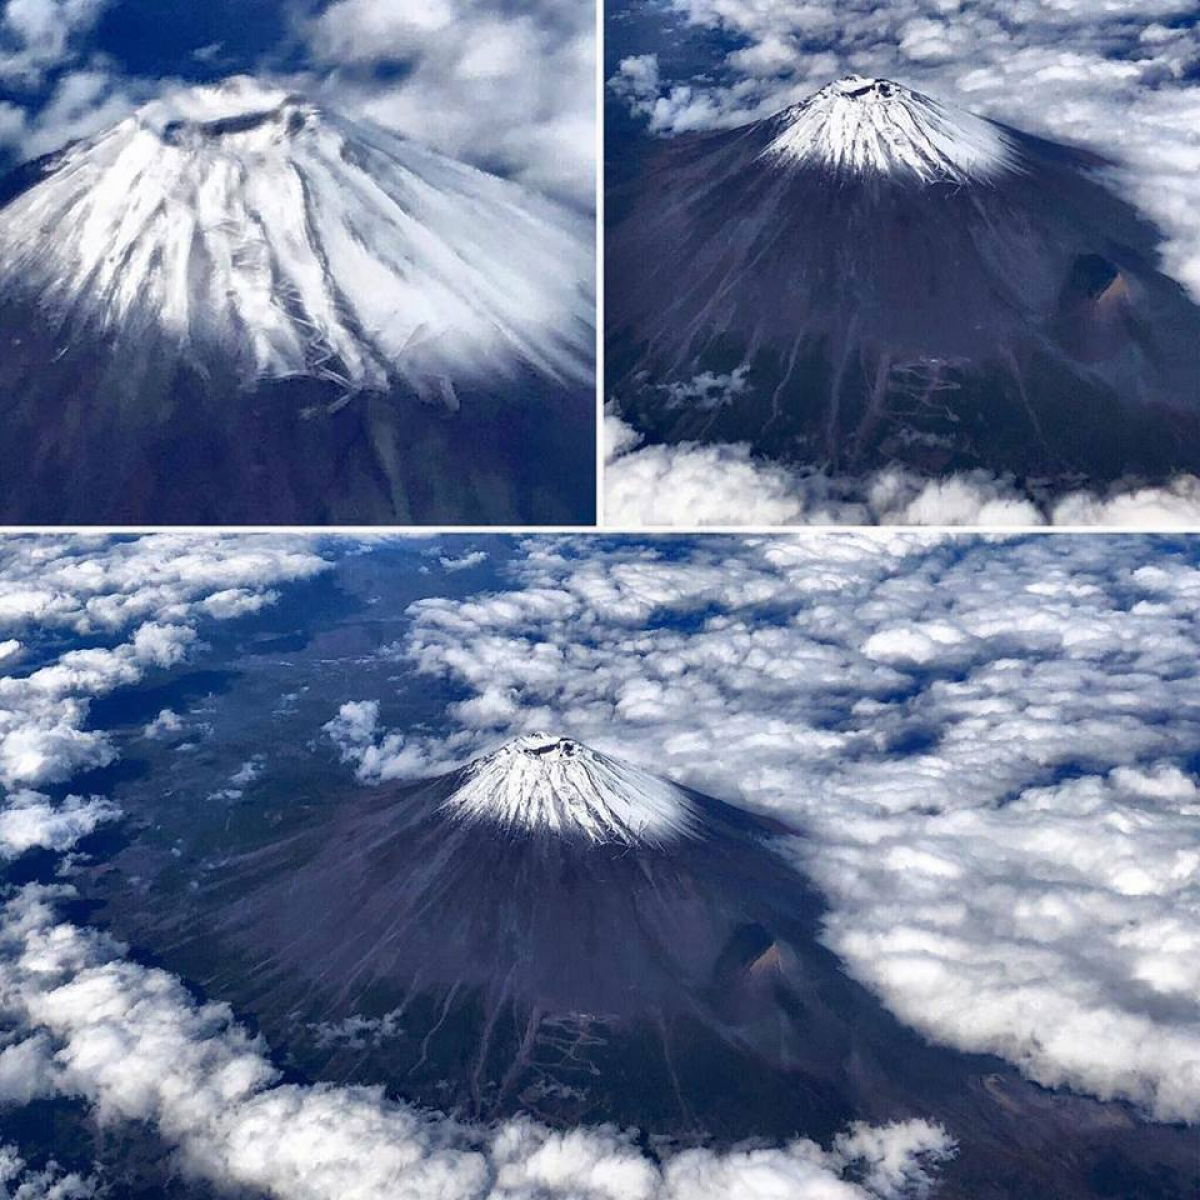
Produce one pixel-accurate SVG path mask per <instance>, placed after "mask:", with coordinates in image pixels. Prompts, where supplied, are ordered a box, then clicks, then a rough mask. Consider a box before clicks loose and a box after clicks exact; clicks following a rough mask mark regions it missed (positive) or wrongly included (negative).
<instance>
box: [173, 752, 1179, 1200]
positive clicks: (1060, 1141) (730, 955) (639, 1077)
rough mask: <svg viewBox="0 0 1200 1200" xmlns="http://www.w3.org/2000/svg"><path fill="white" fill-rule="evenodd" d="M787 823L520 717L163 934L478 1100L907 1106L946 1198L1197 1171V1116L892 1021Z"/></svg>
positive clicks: (779, 1130) (353, 811) (838, 1120)
mask: <svg viewBox="0 0 1200 1200" xmlns="http://www.w3.org/2000/svg"><path fill="white" fill-rule="evenodd" d="M780 832H781V831H780V830H779V829H777V828H775V827H772V826H770V825H768V824H766V823H764V822H762V821H760V820H757V819H754V818H752V817H750V816H748V815H746V814H744V813H742V812H740V811H738V810H736V809H733V808H730V807H728V806H727V805H725V804H722V803H720V802H718V801H716V800H713V799H710V798H708V797H705V796H703V795H699V794H697V793H694V792H690V791H686V790H684V789H681V788H676V787H674V786H673V785H669V784H666V783H664V782H662V781H659V780H656V779H654V778H653V777H651V776H647V775H645V774H644V773H642V772H640V771H637V770H635V769H634V768H630V767H627V766H625V765H623V764H620V763H618V762H615V761H614V760H611V759H606V758H604V757H603V756H599V755H595V754H594V753H592V752H591V751H588V750H587V749H586V748H584V747H581V746H579V745H578V744H576V743H571V742H566V741H562V740H559V739H554V738H546V737H542V736H538V737H534V738H529V739H524V740H522V741H519V742H517V743H513V744H511V745H510V746H508V747H505V748H503V749H502V750H500V751H498V752H497V753H496V754H495V755H492V756H489V757H488V758H486V759H483V760H480V761H479V762H477V763H475V764H472V765H471V766H469V767H467V768H464V769H463V770H462V771H458V772H455V773H453V774H451V775H448V776H444V777H441V778H438V779H435V780H431V781H429V782H427V783H422V784H417V785H403V786H398V785H392V786H387V787H382V788H379V789H377V790H373V791H367V792H357V793H355V794H354V795H352V796H350V797H348V798H347V799H346V800H345V801H344V802H342V803H341V804H339V805H338V806H336V808H335V809H334V810H333V813H332V816H331V817H329V818H328V820H326V821H323V822H322V823H321V824H320V826H319V827H314V828H310V829H308V830H306V831H305V832H303V833H300V834H298V835H295V836H292V837H290V838H288V839H287V840H286V841H283V842H282V843H280V844H277V845H273V846H270V847H268V848H266V849H265V850H263V851H261V852H260V853H258V854H256V855H254V856H253V857H252V858H250V859H248V860H244V861H242V862H241V863H239V864H237V865H235V867H234V868H233V869H232V870H231V871H230V872H229V875H228V878H227V881H226V882H225V883H224V884H223V885H222V886H220V887H219V888H218V889H217V891H216V892H215V893H214V894H211V895H209V896H207V897H206V898H205V899H204V900H203V904H202V907H203V908H204V909H205V910H206V911H208V912H209V914H210V915H209V916H208V917H207V918H206V917H203V916H201V917H200V918H199V919H197V920H195V921H194V922H191V923H190V924H189V927H188V929H187V931H186V934H185V935H184V936H183V938H182V942H183V945H182V947H181V946H180V945H179V944H177V945H176V947H175V949H174V950H173V951H172V952H171V953H172V954H179V955H182V956H183V957H186V958H187V959H189V961H190V963H191V964H192V966H193V967H194V966H195V964H196V962H197V961H200V960H204V961H206V962H207V963H208V966H207V968H205V969H204V970H203V971H202V972H201V973H202V974H206V976H207V978H206V979H205V980H204V982H205V985H206V987H208V988H209V990H210V992H211V993H212V994H213V995H214V996H219V997H225V998H229V999H232V1000H233V1001H234V1002H235V1003H236V1004H237V1005H238V1007H239V1009H240V1010H241V1011H242V1012H244V1013H247V1014H249V1015H251V1016H252V1017H253V1018H254V1019H255V1020H256V1021H258V1022H260V1023H261V1025H262V1026H263V1028H264V1029H265V1030H266V1032H267V1033H268V1035H269V1037H270V1039H271V1041H272V1043H273V1044H275V1045H277V1046H279V1047H281V1048H284V1049H286V1051H287V1053H288V1056H289V1062H290V1063H291V1064H292V1065H293V1066H294V1067H296V1068H297V1069H298V1070H300V1071H301V1072H303V1073H304V1074H306V1075H308V1076H309V1077H314V1078H333V1079H338V1080H355V1081H361V1082H384V1083H386V1084H387V1085H388V1087H389V1088H390V1089H391V1090H392V1091H393V1092H394V1093H395V1094H398V1095H400V1096H403V1097H405V1098H408V1099H413V1100H416V1101H419V1102H422V1103H426V1104H430V1105H435V1106H438V1107H440V1108H443V1109H445V1108H450V1109H452V1110H453V1111H456V1112H460V1113H463V1114H466V1115H469V1116H472V1117H483V1118H490V1117H497V1116H501V1115H505V1114H512V1113H518V1112H527V1113H531V1114H534V1115H535V1116H537V1117H538V1118H539V1119H542V1120H544V1121H548V1122H551V1123H552V1124H557V1125H571V1124H575V1123H578V1122H607V1121H615V1122H618V1123H620V1124H622V1125H631V1126H636V1127H638V1128H639V1129H641V1130H642V1131H644V1133H645V1134H646V1135H647V1136H649V1137H653V1136H656V1135H661V1136H667V1137H670V1138H673V1139H676V1140H678V1141H681V1142H683V1143H711V1144H715V1145H719V1146H727V1145H730V1144H732V1143H734V1142H736V1141H738V1140H740V1139H744V1138H756V1137H757V1138H771V1139H784V1138H789V1137H792V1136H795V1135H798V1134H801V1135H805V1136H809V1137H813V1138H817V1139H820V1140H825V1141H827V1140H828V1139H829V1138H830V1137H831V1136H832V1135H833V1134H834V1133H835V1132H836V1131H838V1130H840V1129H842V1128H844V1127H845V1125H846V1124H847V1123H848V1122H850V1121H853V1120H859V1119H862V1120H867V1121H871V1122H883V1121H887V1120H892V1119H904V1118H911V1117H926V1118H931V1119H934V1120H938V1121H941V1122H942V1123H943V1124H944V1125H945V1126H946V1127H947V1129H948V1130H949V1131H950V1132H951V1133H952V1134H953V1135H954V1136H955V1137H956V1138H957V1139H958V1140H959V1142H960V1145H961V1153H960V1155H959V1157H958V1159H957V1160H956V1162H955V1163H954V1165H953V1166H951V1167H950V1168H949V1169H948V1174H947V1182H946V1184H945V1187H944V1189H943V1191H942V1192H941V1193H940V1194H942V1195H945V1196H954V1197H964V1198H966V1197H970V1198H971V1200H985V1198H988V1197H1012V1198H1015V1197H1020V1198H1022V1200H1025V1198H1027V1197H1030V1196H1055V1197H1060V1198H1070V1197H1084V1196H1093V1195H1111V1196H1130V1197H1133V1196H1137V1197H1143V1198H1145V1197H1151V1196H1160V1197H1164V1198H1165V1197H1180V1198H1181V1197H1184V1196H1188V1195H1191V1194H1192V1189H1193V1188H1194V1186H1195V1184H1196V1183H1197V1182H1200V1179H1198V1175H1200V1172H1198V1171H1197V1164H1196V1162H1195V1155H1194V1140H1193V1138H1192V1136H1191V1134H1189V1133H1186V1132H1184V1131H1177V1130H1172V1129H1169V1128H1165V1127H1161V1126H1154V1125H1150V1124H1147V1123H1145V1122H1143V1121H1141V1120H1140V1119H1139V1118H1138V1117H1137V1115H1136V1114H1135V1113H1134V1112H1133V1111H1132V1110H1130V1109H1128V1108H1126V1107H1124V1106H1122V1105H1117V1104H1101V1103H1098V1102H1095V1101H1091V1100H1088V1099H1084V1098H1081V1097H1072V1096H1069V1095H1065V1094H1060V1093H1054V1092H1048V1091H1044V1090H1042V1089H1040V1088H1038V1087H1036V1086H1034V1085H1032V1084H1030V1083H1028V1082H1026V1081H1024V1080H1022V1079H1021V1078H1020V1077H1019V1076H1018V1075H1017V1073H1016V1072H1015V1071H1013V1070H1012V1069H1011V1068H1009V1067H1007V1066H1005V1065H1004V1064H1002V1063H1000V1062H999V1061H997V1060H993V1059H989V1058H984V1057H979V1056H969V1055H962V1054H958V1053H955V1052H952V1051H948V1050H942V1049H939V1048H935V1047H932V1046H929V1045H927V1044H926V1043H925V1042H924V1041H923V1040H922V1039H921V1038H920V1037H918V1036H916V1035H915V1034H914V1033H912V1032H911V1031H909V1030H907V1029H906V1028H904V1027H903V1026H901V1025H900V1024H899V1023H898V1022H897V1021H895V1020H894V1019H893V1018H892V1017H891V1016H890V1015H889V1014H888V1013H887V1012H885V1011H884V1010H883V1009H882V1008H881V1006H880V1005H879V1004H878V1003H877V1002H876V1001H875V1000H874V999H873V998H872V996H871V995H870V994H868V993H867V992H866V991H865V990H864V989H863V988H861V987H860V986H858V985H857V984H855V983H854V982H853V981H851V980H850V979H848V978H847V977H846V976H845V975H844V974H843V973H842V971H841V969H840V967H839V964H838V962H837V961H836V960H835V958H834V957H833V956H832V955H831V954H830V953H829V952H828V951H826V950H825V949H824V948H823V947H822V945H821V944H820V942H819V940H818V918H819V915H820V906H819V903H818V901H817V900H816V898H815V897H814V896H813V894H812V892H811V891H810V890H809V888H808V886H807V885H806V883H805V881H804V880H803V879H802V878H801V877H800V876H798V875H797V874H796V872H795V871H794V870H793V869H792V868H791V867H790V866H789V865H788V864H787V862H786V861H785V860H784V859H783V858H782V857H780V856H779V855H778V854H777V852H776V851H775V849H774V848H773V845H772V843H773V839H775V838H777V837H778V836H780ZM214 935H215V936H214ZM157 938H158V941H159V942H160V943H161V940H162V931H161V930H160V931H159V933H158V935H157ZM1110 1185H1111V1186H1110ZM1105 1188H1109V1189H1110V1190H1105Z"/></svg>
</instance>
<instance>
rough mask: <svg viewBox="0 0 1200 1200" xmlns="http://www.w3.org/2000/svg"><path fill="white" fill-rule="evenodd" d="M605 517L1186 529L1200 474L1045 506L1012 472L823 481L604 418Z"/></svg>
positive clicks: (1193, 516)
mask: <svg viewBox="0 0 1200 1200" xmlns="http://www.w3.org/2000/svg"><path fill="white" fill-rule="evenodd" d="M605 437H606V446H607V463H606V467H605V473H604V486H605V500H604V519H605V523H606V524H608V525H613V526H616V527H618V528H625V529H639V528H655V527H658V528H669V527H672V526H697V525H698V526H714V525H716V526H721V525H727V526H763V525H977V526H982V527H988V528H994V527H1001V526H1008V527H1026V528H1030V527H1037V526H1044V525H1066V526H1091V525H1097V526H1099V525H1103V526H1135V527H1141V528H1152V529H1194V528H1195V527H1196V526H1197V525H1198V524H1200V479H1197V478H1196V477H1195V476H1193V475H1183V476H1179V477H1178V478H1177V479H1175V480H1173V481H1172V482H1171V483H1170V484H1168V485H1165V486H1162V487H1145V486H1142V485H1139V484H1136V483H1128V484H1114V485H1113V486H1111V487H1110V488H1108V489H1106V490H1105V491H1104V492H1101V493H1094V492H1089V491H1079V492H1072V493H1068V494H1067V495H1065V496H1060V497H1059V498H1057V499H1056V500H1055V501H1054V502H1053V503H1052V504H1049V505H1047V504H1045V503H1044V502H1041V501H1038V500H1035V499H1034V498H1033V497H1031V496H1029V495H1027V494H1025V493H1024V492H1023V491H1022V489H1020V488H1019V487H1018V486H1017V485H1016V484H1015V483H1014V482H1013V481H1012V480H1011V479H1004V478H1001V477H996V476H993V475H990V474H988V473H987V472H986V471H971V472H965V473H962V474H958V475H952V476H949V477H947V478H945V479H926V478H923V477H922V476H919V475H916V474H914V473H912V472H910V471H906V470H903V469H901V468H890V469H887V470H882V471H877V472H875V473H874V474H872V475H869V476H866V477H856V476H845V477H831V476H829V475H825V474H822V473H820V472H816V471H803V470H798V469H796V468H792V467H788V466H786V465H784V464H782V463H774V462H769V461H767V460H764V459H761V458H756V457H755V456H754V455H753V454H752V453H751V451H750V447H749V446H748V445H745V444H723V445H711V446H704V445H699V444H696V443H690V442H685V443H681V444H679V445H674V446H665V445H657V446H642V445H641V435H639V434H638V433H637V431H636V430H634V429H632V428H631V427H630V426H629V425H626V424H625V423H624V422H623V421H621V420H620V419H619V418H617V417H615V416H612V415H611V414H610V415H608V416H606V417H605Z"/></svg>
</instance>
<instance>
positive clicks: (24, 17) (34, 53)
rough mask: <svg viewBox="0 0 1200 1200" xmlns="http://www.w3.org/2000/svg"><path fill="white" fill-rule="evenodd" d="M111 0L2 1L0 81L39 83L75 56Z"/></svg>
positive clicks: (1, 82) (0, 18)
mask: <svg viewBox="0 0 1200 1200" xmlns="http://www.w3.org/2000/svg"><path fill="white" fill-rule="evenodd" d="M106 5H107V0H5V3H3V4H0V85H3V84H15V85H23V86H26V87H31V86H36V85H37V84H38V83H39V82H40V80H41V79H42V76H43V75H44V73H45V72H46V71H47V70H49V69H50V68H52V67H57V66H59V65H61V64H62V63H63V62H65V61H67V60H69V59H70V58H72V57H74V54H75V52H76V51H77V49H78V42H79V39H80V38H81V37H82V36H83V35H85V34H86V33H87V32H88V31H89V30H90V29H91V28H92V26H93V25H94V24H95V23H96V21H97V20H98V18H99V16H100V14H101V12H102V11H103V10H104V8H105V7H106Z"/></svg>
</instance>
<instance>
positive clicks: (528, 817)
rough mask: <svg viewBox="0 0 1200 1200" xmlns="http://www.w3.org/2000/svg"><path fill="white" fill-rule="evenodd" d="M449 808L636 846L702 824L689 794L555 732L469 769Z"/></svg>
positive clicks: (516, 743)
mask: <svg viewBox="0 0 1200 1200" xmlns="http://www.w3.org/2000/svg"><path fill="white" fill-rule="evenodd" d="M446 808H447V809H448V810H449V811H451V812H453V813H455V814H456V815H458V816H461V817H469V818H472V819H481V820H487V821H492V822H495V823H496V824H498V825H501V826H503V827H506V828H508V829H513V830H528V831H531V832H549V833H555V834H559V835H562V836H565V837H571V836H582V837H584V838H586V839H587V840H589V841H591V842H623V843H625V844H629V845H632V844H636V843H659V842H664V841H668V840H670V839H672V838H675V837H679V836H686V835H687V834H688V833H689V832H690V831H691V828H692V825H693V818H694V813H693V809H692V805H691V802H690V801H689V800H688V797H687V794H686V793H685V792H684V791H683V790H682V789H681V788H678V787H676V786H675V785H674V784H672V783H669V782H667V781H666V780H662V779H659V778H657V777H656V776H654V775H651V774H649V773H648V772H646V771H643V770H641V769H639V768H638V767H634V766H631V765H630V764H628V763H624V762H620V761H619V760H617V759H614V758H609V757H608V756H607V755H604V754H600V753H598V752H597V751H595V750H592V749H590V748H589V747H587V746H584V745H582V744H581V743H580V742H576V741H572V740H571V739H570V738H565V737H557V736H554V735H552V734H548V733H531V734H526V735H524V736H523V737H518V738H515V739H514V740H513V741H511V742H507V743H506V744H505V745H503V746H501V747H500V748H499V749H498V750H495V751H493V752H492V753H490V754H487V755H485V756H484V757H482V758H479V759H476V760H475V761H474V762H473V763H471V764H469V765H468V766H467V768H466V780H465V782H464V783H463V785H462V786H461V787H460V788H459V789H458V790H457V791H456V792H455V793H454V794H453V795H452V796H451V797H450V799H449V800H447V801H446Z"/></svg>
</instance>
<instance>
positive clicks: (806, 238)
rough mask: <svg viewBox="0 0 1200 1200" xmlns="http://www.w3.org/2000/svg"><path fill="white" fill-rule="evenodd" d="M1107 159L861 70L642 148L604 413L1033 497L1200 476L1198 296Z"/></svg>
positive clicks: (611, 303)
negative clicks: (722, 127)
mask: <svg viewBox="0 0 1200 1200" xmlns="http://www.w3.org/2000/svg"><path fill="white" fill-rule="evenodd" d="M1110 165H1111V164H1109V163H1108V162H1107V161H1106V160H1104V159H1102V158H1100V157H1099V156H1097V155H1095V154H1092V153H1089V152H1087V151H1084V150H1081V149H1075V148H1069V147H1066V146H1061V145H1057V144H1054V143H1051V142H1047V141H1044V140H1041V139H1038V138H1035V137H1032V136H1029V135H1027V134H1024V133H1022V132H1020V131H1018V130H1015V129H1012V128H1009V127H1007V126H1005V125H1001V124H998V123H996V122H993V121H989V120H984V119H982V118H979V117H976V116H974V115H972V114H970V113H968V112H964V111H960V110H958V109H955V108H953V107H952V106H949V105H946V104H944V103H942V102H940V101H938V100H935V99H932V98H930V97H928V96H923V95H921V94H919V93H917V92H914V91H911V90H909V89H907V88H905V87H903V86H902V85H900V84H898V83H893V82H890V81H888V80H882V79H867V78H861V77H858V76H851V77H849V78H846V79H841V80H838V81H837V82H834V83H832V84H830V85H829V86H828V87H826V88H824V89H822V90H821V91H819V92H817V93H816V94H815V95H813V96H811V97H810V98H809V99H807V100H805V101H803V102H801V103H799V104H796V105H794V106H792V107H790V108H787V109H785V110H783V111H781V112H779V113H777V114H775V115H774V116H772V117H769V118H767V119H765V120H761V121H756V122H754V123H752V124H749V125H745V126H742V127H740V128H737V129H733V130H729V131H722V132H717V133H703V134H692V135H680V136H677V137H675V138H673V139H671V140H670V142H669V143H667V144H665V145H663V146H661V147H659V148H654V149H650V150H648V151H647V153H646V155H645V157H644V159H643V161H642V163H641V165H640V167H639V168H638V169H637V170H636V171H634V172H633V173H632V174H631V176H630V178H628V179H627V180H626V181H625V182H624V183H622V184H621V185H619V186H617V187H615V188H614V189H613V191H612V192H611V193H610V196H609V202H608V213H609V218H608V221H609V250H608V255H607V260H606V261H607V284H606V287H607V291H606V295H607V297H608V316H607V345H608V357H607V363H608V376H609V378H608V385H609V391H610V393H611V395H612V396H613V398H614V400H615V402H616V407H617V410H618V411H619V413H620V415H621V416H622V417H623V418H624V419H625V420H626V421H627V422H629V423H630V424H632V425H633V426H634V427H635V428H636V429H637V430H639V431H640V432H642V433H643V434H645V435H646V436H647V438H648V439H649V440H650V441H651V442H668V443H670V442H682V441H700V442H747V443H749V444H750V445H751V447H752V448H753V449H754V450H755V451H756V452H757V453H758V454H760V455H763V456H766V457H770V458H775V459H779V460H783V461H786V462H791V463H793V464H797V465H800V466H804V467H808V468H813V469H822V470H828V471H831V472H838V473H863V472H867V471H871V470H876V469H878V468H880V467H885V466H889V465H900V466H903V467H905V468H907V469H910V470H913V471H916V472H917V473H919V474H925V475H940V474H944V473H947V472H950V471H955V470H968V469H973V468H982V469H986V470H988V471H990V472H992V473H995V474H1002V475H1003V474H1010V475H1013V476H1016V477H1018V478H1020V479H1021V480H1022V481H1024V482H1025V483H1027V484H1028V485H1029V486H1031V487H1032V488H1033V489H1034V490H1035V491H1041V492H1044V493H1046V494H1047V495H1053V494H1055V493H1056V492H1059V491H1062V490H1065V489H1067V488H1077V487H1078V486H1079V485H1080V483H1081V482H1082V483H1084V484H1087V483H1091V482H1096V483H1103V482H1106V481H1112V480H1115V479H1118V478H1122V477H1141V478H1145V479H1158V478H1163V477H1166V476H1168V475H1170V474H1172V473H1174V472H1176V471H1178V470H1192V471H1194V470H1197V469H1200V351H1198V350H1197V346H1198V345H1200V309H1197V307H1196V305H1195V304H1193V303H1192V301H1191V300H1190V299H1189V298H1188V296H1187V295H1186V294H1185V292H1184V291H1183V289H1182V288H1181V287H1179V286H1178V285H1177V284H1176V283H1174V282H1173V281H1172V280H1170V279H1169V278H1167V277H1166V276H1165V275H1164V274H1163V273H1162V272H1161V270H1160V268H1159V251H1158V248H1159V245H1160V244H1161V242H1162V236H1161V234H1160V232H1159V231H1158V230H1157V229H1156V228H1155V227H1154V226H1153V225H1152V224H1151V223H1150V222H1149V221H1148V220H1146V219H1145V218H1144V217H1142V216H1141V215H1139V214H1138V213H1137V212H1136V211H1135V210H1134V209H1133V208H1132V207H1131V206H1130V205H1129V204H1127V203H1126V202H1125V201H1123V200H1122V199H1120V198H1119V197H1118V196H1117V195H1116V194H1115V193H1114V192H1112V191H1111V190H1110V189H1109V186H1108V183H1107V180H1106V178H1105V172H1106V170H1107V169H1108V168H1109V167H1110Z"/></svg>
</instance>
